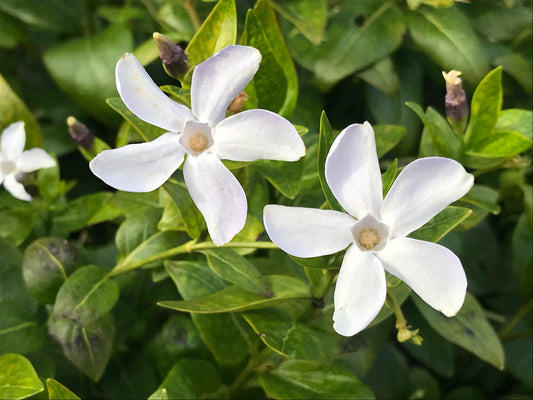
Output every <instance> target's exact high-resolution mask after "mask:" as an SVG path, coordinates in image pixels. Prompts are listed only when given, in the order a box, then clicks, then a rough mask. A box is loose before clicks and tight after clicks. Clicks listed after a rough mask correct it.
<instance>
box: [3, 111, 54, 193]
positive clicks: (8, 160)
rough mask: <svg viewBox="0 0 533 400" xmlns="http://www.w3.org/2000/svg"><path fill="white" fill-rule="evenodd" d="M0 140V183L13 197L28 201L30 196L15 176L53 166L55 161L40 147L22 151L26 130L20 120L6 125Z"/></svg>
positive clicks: (18, 176)
mask: <svg viewBox="0 0 533 400" xmlns="http://www.w3.org/2000/svg"><path fill="white" fill-rule="evenodd" d="M0 140H1V141H0V183H3V184H4V187H5V188H6V189H7V191H8V192H9V193H11V194H12V195H13V197H16V198H17V199H19V200H24V201H30V200H31V199H32V197H31V196H30V194H29V193H28V192H26V189H24V185H23V184H22V183H20V182H19V181H18V180H17V178H20V177H22V176H24V174H25V173H27V172H33V171H37V170H38V169H41V168H50V167H53V166H54V165H56V161H55V160H54V159H53V158H52V157H51V156H49V155H48V154H47V153H46V152H45V151H44V150H43V149H41V148H37V147H35V148H33V149H30V150H26V151H24V144H25V143H26V131H25V130H24V122H22V121H18V122H14V123H12V124H11V125H8V126H7V128H5V129H4V130H3V132H2V137H1V139H0Z"/></svg>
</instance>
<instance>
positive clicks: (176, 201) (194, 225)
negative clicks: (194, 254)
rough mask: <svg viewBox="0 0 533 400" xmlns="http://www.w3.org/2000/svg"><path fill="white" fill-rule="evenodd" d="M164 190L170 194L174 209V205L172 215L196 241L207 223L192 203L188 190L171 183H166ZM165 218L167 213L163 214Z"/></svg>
mask: <svg viewBox="0 0 533 400" xmlns="http://www.w3.org/2000/svg"><path fill="white" fill-rule="evenodd" d="M163 188H164V189H165V191H166V192H167V193H168V194H169V196H170V198H171V199H172V204H173V205H174V206H173V207H172V204H171V205H170V206H169V207H170V209H171V210H172V211H171V213H172V214H173V215H175V216H176V217H177V218H176V219H178V220H179V221H180V222H181V223H182V224H183V226H184V228H185V230H186V231H187V234H188V235H189V236H190V237H191V238H193V239H195V238H197V237H199V236H200V233H202V231H203V230H204V228H205V222H204V218H203V216H202V214H200V211H198V208H197V207H196V205H195V204H194V202H193V201H192V199H191V196H190V194H189V192H188V190H187V188H185V187H184V186H182V185H180V184H178V183H174V182H171V181H169V182H167V183H165V184H164V185H163ZM167 213H168V211H167ZM163 217H165V213H163ZM167 218H168V215H167ZM162 221H163V220H162Z"/></svg>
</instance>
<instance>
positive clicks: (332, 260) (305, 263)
mask: <svg viewBox="0 0 533 400" xmlns="http://www.w3.org/2000/svg"><path fill="white" fill-rule="evenodd" d="M289 257H290V258H292V259H293V260H294V261H296V262H297V263H298V264H300V265H301V266H302V267H306V268H320V269H322V268H324V269H338V268H339V267H340V265H341V261H342V259H343V257H344V254H343V253H336V254H334V255H329V256H322V257H311V258H301V257H295V256H291V255H290V254H289Z"/></svg>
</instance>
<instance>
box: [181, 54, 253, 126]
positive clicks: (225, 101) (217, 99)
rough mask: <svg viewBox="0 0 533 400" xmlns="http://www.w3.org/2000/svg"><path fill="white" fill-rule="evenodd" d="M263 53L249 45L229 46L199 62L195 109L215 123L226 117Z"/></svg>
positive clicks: (195, 76) (196, 113) (195, 74)
mask: <svg viewBox="0 0 533 400" xmlns="http://www.w3.org/2000/svg"><path fill="white" fill-rule="evenodd" d="M260 62H261V53H259V51H258V50H257V49H254V48H253V47H249V46H238V45H232V46H228V47H225V48H224V49H222V50H220V51H219V52H218V53H215V54H214V55H213V56H211V57H209V58H208V59H207V60H205V61H204V62H202V63H201V64H198V65H197V66H196V69H195V70H194V72H193V75H192V83H191V107H192V113H193V114H194V116H195V117H196V119H198V120H199V121H200V122H208V123H210V124H211V126H215V125H216V124H217V123H219V122H220V121H222V120H223V119H224V116H225V115H226V110H227V109H228V106H229V105H230V103H231V102H232V101H233V99H235V97H237V95H238V94H239V93H240V92H241V90H243V89H244V88H245V87H246V85H247V84H248V82H250V81H251V80H252V78H253V76H254V75H255V73H256V72H257V69H258V68H259V63H260Z"/></svg>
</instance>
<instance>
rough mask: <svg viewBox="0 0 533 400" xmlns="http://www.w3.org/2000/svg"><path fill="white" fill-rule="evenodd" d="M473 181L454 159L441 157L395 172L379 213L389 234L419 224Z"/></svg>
mask: <svg viewBox="0 0 533 400" xmlns="http://www.w3.org/2000/svg"><path fill="white" fill-rule="evenodd" d="M473 184H474V177H473V176H472V175H471V174H469V173H467V172H466V171H465V169H464V168H463V166H462V165H461V164H459V163H458V162H457V161H454V160H451V159H449V158H442V157H428V158H421V159H418V160H415V161H413V162H412V163H410V164H409V165H407V166H406V167H405V168H404V169H403V170H402V172H401V173H400V175H398V178H396V181H394V183H393V185H392V187H391V188H390V190H389V192H388V193H387V196H386V197H385V200H384V202H383V209H382V212H381V216H382V219H383V221H384V222H386V223H387V224H388V225H389V226H390V227H391V237H399V236H406V235H408V234H409V233H411V232H413V231H414V230H415V229H418V228H420V227H421V226H422V225H424V224H425V223H426V222H428V221H429V220H430V219H431V218H433V217H434V216H435V215H437V214H438V213H439V212H440V211H442V210H443V209H444V208H445V207H446V206H447V205H449V204H450V203H453V202H454V201H456V200H458V199H460V198H461V197H462V196H464V195H465V194H466V193H467V192H468V191H469V190H470V188H471V187H472V185H473Z"/></svg>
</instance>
